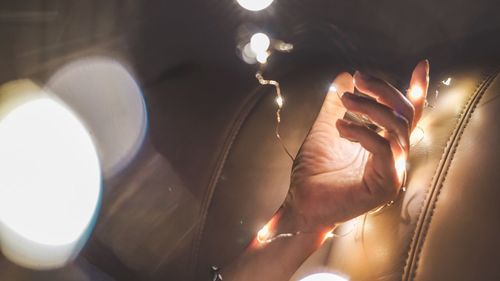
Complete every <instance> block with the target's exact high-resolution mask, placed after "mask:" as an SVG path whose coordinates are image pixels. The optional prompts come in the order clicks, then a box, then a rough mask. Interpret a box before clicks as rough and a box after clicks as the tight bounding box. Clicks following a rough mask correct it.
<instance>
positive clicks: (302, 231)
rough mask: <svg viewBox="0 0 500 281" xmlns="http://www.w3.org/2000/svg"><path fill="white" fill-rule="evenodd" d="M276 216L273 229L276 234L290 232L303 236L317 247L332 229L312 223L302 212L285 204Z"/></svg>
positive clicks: (303, 238) (305, 240)
mask: <svg viewBox="0 0 500 281" xmlns="http://www.w3.org/2000/svg"><path fill="white" fill-rule="evenodd" d="M275 216H276V221H275V223H274V229H273V230H274V231H273V232H274V234H275V235H279V234H285V233H290V234H294V236H301V237H302V239H301V240H304V242H309V243H310V244H312V245H316V248H317V247H319V246H320V245H321V244H322V243H323V242H324V240H325V237H326V236H327V234H328V233H329V232H330V230H331V229H332V227H321V226H314V225H312V224H311V223H310V222H309V221H307V219H306V217H304V216H303V215H302V214H301V213H300V212H297V210H296V209H294V208H291V207H290V206H287V205H283V206H282V207H281V208H280V209H279V210H278V212H277V213H276V215H275Z"/></svg>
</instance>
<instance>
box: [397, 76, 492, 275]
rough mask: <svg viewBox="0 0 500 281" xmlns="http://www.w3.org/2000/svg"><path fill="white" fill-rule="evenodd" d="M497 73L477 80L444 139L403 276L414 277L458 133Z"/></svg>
mask: <svg viewBox="0 0 500 281" xmlns="http://www.w3.org/2000/svg"><path fill="white" fill-rule="evenodd" d="M496 76H497V73H494V74H489V75H488V74H486V77H485V78H484V79H482V81H481V82H480V83H479V84H478V86H477V87H476V89H475V90H474V91H473V93H472V95H471V96H470V97H469V99H468V101H467V102H466V104H465V106H464V108H463V109H462V112H461V114H460V117H459V119H458V122H457V124H456V125H455V129H454V130H453V131H452V133H451V135H450V138H449V139H448V141H447V144H446V146H445V149H444V151H443V154H442V156H441V160H440V162H439V164H438V167H437V169H436V173H435V174H434V176H433V179H432V180H431V184H430V186H429V188H428V190H427V195H426V199H425V200H424V202H423V203H422V207H421V211H420V216H419V219H418V221H417V224H416V226H415V231H414V233H413V238H412V240H411V242H410V246H409V250H408V255H407V259H406V263H405V265H404V269H403V276H402V280H413V279H414V278H415V275H416V271H417V267H418V263H419V259H420V254H421V251H422V247H423V244H424V242H425V241H424V240H425V237H426V235H427V231H428V226H429V225H430V222H431V220H432V216H433V214H434V209H435V207H436V205H437V200H438V197H439V194H440V192H441V188H442V186H443V184H444V181H445V179H446V176H447V173H448V170H449V167H450V166H451V162H452V160H453V157H454V156H455V152H456V149H457V147H458V145H459V143H460V139H461V136H462V134H463V132H464V131H465V128H466V126H467V124H468V122H469V120H470V118H471V117H472V114H473V112H474V110H475V108H476V106H477V104H478V102H479V101H480V99H481V97H482V96H483V95H484V93H485V92H486V90H487V89H488V87H489V86H490V85H491V83H492V82H493V80H494V79H495V77H496Z"/></svg>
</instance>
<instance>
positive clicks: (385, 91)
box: [354, 71, 415, 124]
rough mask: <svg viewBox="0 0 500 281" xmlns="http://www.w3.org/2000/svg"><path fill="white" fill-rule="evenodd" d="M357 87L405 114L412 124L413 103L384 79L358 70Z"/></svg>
mask: <svg viewBox="0 0 500 281" xmlns="http://www.w3.org/2000/svg"><path fill="white" fill-rule="evenodd" d="M354 85H355V86H356V88H357V89H358V90H359V91H360V92H362V93H365V94H367V95H369V96H372V97H373V98H375V99H377V101H379V102H380V103H382V104H385V105H387V106H388V107H390V108H392V109H393V110H394V111H396V112H397V113H399V114H401V115H403V116H404V117H405V118H406V120H408V122H409V123H410V124H413V115H414V110H415V109H414V108H413V104H412V103H411V102H410V101H409V100H408V99H407V98H406V97H405V96H404V95H403V94H401V92H400V91H398V90H397V89H396V88H394V87H393V86H392V85H391V84H389V83H387V82H386V81H384V80H381V79H378V78H375V77H373V76H370V75H367V74H362V73H360V72H359V71H356V73H355V74H354Z"/></svg>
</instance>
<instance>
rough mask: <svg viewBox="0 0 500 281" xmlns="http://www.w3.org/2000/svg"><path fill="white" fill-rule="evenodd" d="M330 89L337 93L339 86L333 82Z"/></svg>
mask: <svg viewBox="0 0 500 281" xmlns="http://www.w3.org/2000/svg"><path fill="white" fill-rule="evenodd" d="M329 91H330V92H332V93H336V92H337V87H336V86H335V84H332V85H331V86H330V89H329Z"/></svg>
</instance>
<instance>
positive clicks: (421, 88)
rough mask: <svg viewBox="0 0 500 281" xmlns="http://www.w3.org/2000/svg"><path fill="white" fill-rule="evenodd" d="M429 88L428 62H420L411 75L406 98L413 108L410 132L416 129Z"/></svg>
mask: <svg viewBox="0 0 500 281" xmlns="http://www.w3.org/2000/svg"><path fill="white" fill-rule="evenodd" d="M428 88H429V61H428V60H422V61H420V62H419V63H418V64H417V66H415V69H414V70H413V73H412V75H411V81H410V88H409V89H408V93H407V97H408V99H409V100H410V102H411V103H412V104H413V107H414V108H415V115H414V118H413V124H412V127H411V128H412V130H413V129H414V128H415V127H416V125H417V123H418V121H419V120H420V117H422V112H423V110H424V104H425V98H426V97H427V90H428Z"/></svg>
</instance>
